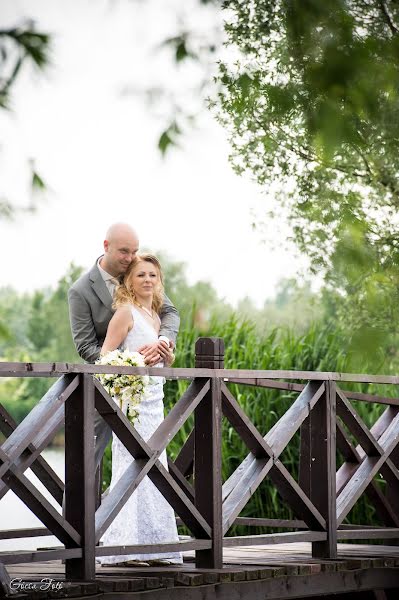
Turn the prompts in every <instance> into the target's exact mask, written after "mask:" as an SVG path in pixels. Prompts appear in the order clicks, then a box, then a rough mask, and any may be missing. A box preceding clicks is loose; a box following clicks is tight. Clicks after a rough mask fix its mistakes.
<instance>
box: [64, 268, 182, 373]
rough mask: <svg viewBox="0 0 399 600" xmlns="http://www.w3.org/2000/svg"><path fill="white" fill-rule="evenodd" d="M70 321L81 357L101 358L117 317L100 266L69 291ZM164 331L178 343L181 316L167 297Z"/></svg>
mask: <svg viewBox="0 0 399 600" xmlns="http://www.w3.org/2000/svg"><path fill="white" fill-rule="evenodd" d="M68 302H69V318H70V321H71V330H72V337H73V341H74V343H75V346H76V350H77V351H78V353H79V355H80V356H81V357H82V358H83V360H85V361H86V362H88V363H94V362H95V361H96V360H97V358H98V357H99V356H100V350H101V346H102V345H103V342H104V339H105V336H106V333H107V328H108V324H109V322H110V320H111V318H112V316H113V314H114V310H113V309H112V298H111V294H110V293H109V291H108V289H107V286H106V285H105V282H104V279H103V278H102V277H101V273H100V271H99V270H98V267H97V262H96V264H95V265H94V266H93V267H92V268H91V269H90V271H88V272H87V273H85V274H84V275H82V276H81V277H80V278H79V279H78V280H77V281H75V283H74V284H73V285H72V286H71V287H70V289H69V290H68ZM160 318H161V330H160V332H159V335H165V336H167V337H168V338H169V339H170V340H172V341H173V342H176V337H177V333H178V331H179V324H180V317H179V313H178V312H177V310H176V308H175V307H174V306H173V304H172V303H171V301H170V300H169V298H168V297H167V296H165V301H164V305H163V307H162V309H161V313H160Z"/></svg>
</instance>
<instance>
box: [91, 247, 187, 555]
mask: <svg viewBox="0 0 399 600" xmlns="http://www.w3.org/2000/svg"><path fill="white" fill-rule="evenodd" d="M162 303H163V282H162V271H161V265H160V264H159V261H158V259H157V258H155V256H152V255H150V254H145V255H141V256H137V257H136V259H135V260H134V261H133V262H132V264H131V266H130V267H129V271H128V272H127V273H126V275H125V277H124V280H123V283H122V284H121V285H120V286H119V287H118V288H117V289H116V292H115V296H114V308H116V311H115V314H114V316H113V318H112V319H111V321H110V323H109V326H108V331H107V335H106V338H105V340H104V344H103V347H102V349H101V354H106V353H107V352H109V351H112V350H115V349H116V348H121V349H123V350H129V351H131V352H135V351H137V349H138V348H140V347H142V346H143V345H145V344H151V343H153V342H155V341H157V340H158V333H159V328H160V324H161V321H160V318H159V316H158V311H159V310H160V308H161V306H162ZM173 359H174V355H173V353H172V351H171V350H169V351H167V352H165V364H166V365H170V364H171V363H172V362H173ZM156 366H158V367H162V366H163V363H162V362H159V363H158V364H157V365H156ZM163 381H164V380H163V377H152V378H151V383H150V385H149V386H148V387H147V392H146V395H145V397H144V398H143V400H142V402H141V403H140V405H139V407H138V412H139V417H138V419H137V420H136V422H135V425H134V427H135V429H136V430H137V432H138V433H139V434H140V435H141V436H142V437H143V438H144V440H148V439H149V438H150V437H151V435H152V434H153V433H154V431H155V430H156V429H157V427H158V426H159V425H160V424H161V422H162V420H163V416H164V414H163V410H164V407H163V401H162V399H163ZM125 412H126V409H125ZM133 460H134V458H133V457H132V455H131V454H130V453H129V452H128V451H127V450H126V448H125V446H124V445H123V444H122V442H120V440H119V439H118V438H117V437H116V435H115V434H114V435H113V439H112V478H111V485H110V489H112V488H113V487H114V486H115V485H116V483H117V481H118V479H119V478H120V477H121V475H122V474H123V472H124V471H125V469H126V468H127V467H128V466H129V465H130V464H131V463H132V461H133ZM159 460H160V461H161V462H162V464H163V465H164V466H165V467H166V468H167V459H166V452H165V451H164V452H162V454H161V456H160V458H159ZM178 541H179V539H178V535H177V527H176V520H175V514H174V511H173V509H172V507H171V506H170V505H169V504H168V502H167V501H166V500H165V499H164V497H163V496H162V494H161V493H160V492H159V491H158V490H157V488H156V487H155V485H154V484H153V483H152V481H150V479H149V478H148V476H146V477H145V478H144V479H143V481H142V482H141V483H140V485H139V486H138V488H137V489H136V490H135V491H134V493H133V494H132V496H131V497H130V498H129V500H128V501H127V502H126V504H125V505H124V507H123V508H122V510H121V511H120V512H119V514H118V515H117V516H116V517H115V519H114V521H113V522H112V523H111V525H110V526H109V528H108V529H107V531H106V532H105V534H104V536H103V538H102V542H103V544H104V546H123V545H129V546H130V545H135V544H160V543H173V542H178ZM101 563H102V564H108V565H114V566H115V565H118V564H123V565H126V564H131V565H136V566H148V565H163V564H181V563H182V555H181V553H180V552H166V553H161V554H159V553H158V554H128V555H120V556H104V557H102V558H101Z"/></svg>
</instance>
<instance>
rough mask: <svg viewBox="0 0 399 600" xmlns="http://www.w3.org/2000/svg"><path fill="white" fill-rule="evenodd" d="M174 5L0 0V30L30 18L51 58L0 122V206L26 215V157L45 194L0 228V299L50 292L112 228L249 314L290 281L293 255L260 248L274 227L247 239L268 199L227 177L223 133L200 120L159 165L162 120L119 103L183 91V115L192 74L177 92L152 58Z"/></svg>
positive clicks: (169, 72)
mask: <svg viewBox="0 0 399 600" xmlns="http://www.w3.org/2000/svg"><path fill="white" fill-rule="evenodd" d="M193 3H194V0H187V2H185V3H184V5H183V6H184V7H185V8H184V11H185V15H183V16H182V15H180V17H179V19H180V20H182V21H183V22H184V19H186V20H190V19H196V22H197V23H200V25H201V26H202V27H203V29H204V30H206V28H207V27H210V23H211V20H212V23H214V22H215V18H214V15H213V14H210V13H209V14H205V16H204V15H203V14H202V13H201V15H199V16H198V15H196V14H195V11H193ZM176 6H180V8H181V7H182V3H181V2H178V0H164V1H163V2H162V3H159V2H156V1H155V0H147V2H143V1H142V0H141V1H140V0H69V1H68V2H65V1H63V0H36V1H35V2H34V3H32V2H30V1H29V0H2V2H1V7H0V19H1V25H0V27H1V28H4V27H8V26H14V25H16V24H18V23H20V22H21V20H22V18H23V17H29V18H32V19H34V20H35V22H36V24H37V27H38V29H39V30H43V31H47V32H50V33H51V34H52V36H53V45H52V53H51V56H52V64H51V67H50V68H49V69H48V70H47V71H46V73H45V75H44V76H41V77H38V76H37V74H36V75H35V74H34V73H33V72H32V71H31V70H30V69H24V71H23V72H22V74H21V76H20V79H19V81H18V82H17V84H16V85H15V88H14V91H13V95H12V111H11V112H10V113H9V112H5V111H0V130H1V132H2V133H1V138H0V140H1V145H0V197H6V198H7V199H9V200H11V201H13V202H14V203H15V204H19V205H24V204H26V203H28V202H29V193H28V188H29V185H28V183H29V170H28V168H27V164H28V161H29V159H31V158H34V160H35V165H36V169H37V171H38V172H39V173H40V175H41V176H42V177H43V179H44V180H45V182H46V184H47V186H48V188H49V192H48V193H47V194H46V196H45V197H44V198H42V199H40V201H39V207H38V211H37V213H36V214H35V215H33V216H32V215H19V216H18V217H17V218H16V219H15V221H14V222H4V221H3V222H0V261H1V269H0V286H7V285H10V286H13V287H14V288H16V289H17V290H21V291H22V290H23V291H25V290H27V291H29V290H33V289H37V288H41V287H44V286H53V285H55V284H56V282H57V281H58V279H59V278H60V277H62V276H63V275H64V274H65V272H66V270H67V268H68V265H69V264H70V263H71V262H74V263H75V264H78V265H81V266H83V267H85V268H90V267H91V265H92V264H94V262H95V260H96V258H97V257H98V256H99V255H100V254H101V253H102V243H103V239H104V235H105V231H106V229H107V227H108V226H109V225H110V224H111V223H113V222H118V221H125V222H128V223H130V224H131V225H132V226H134V228H135V229H136V230H137V231H138V234H139V237H140V243H141V245H142V246H143V247H145V248H146V249H150V250H151V251H152V252H156V251H158V250H161V251H162V252H163V253H165V252H166V253H167V254H168V255H169V256H170V258H171V259H173V260H177V261H184V262H185V263H186V265H187V271H186V272H187V276H188V280H189V282H190V283H194V282H195V281H198V280H207V281H209V282H210V283H211V284H212V285H213V286H214V287H215V288H216V290H217V291H218V293H219V295H220V296H221V297H224V298H225V299H226V300H227V301H229V302H231V303H233V304H234V303H236V302H237V301H238V300H239V299H241V298H243V297H246V296H249V297H250V298H252V299H253V300H254V302H255V303H256V304H257V305H259V306H261V305H262V304H263V301H264V299H265V298H268V297H272V296H273V295H274V293H275V289H276V284H277V283H278V281H279V280H280V279H281V278H284V277H291V276H295V273H296V272H297V271H298V270H300V269H301V268H303V266H304V263H303V261H302V260H301V259H300V258H298V257H295V256H294V254H293V252H292V250H291V251H287V250H283V249H282V248H276V249H273V247H275V246H276V244H277V245H278V242H279V236H281V235H282V234H281V230H280V229H281V228H280V227H279V223H278V222H273V223H267V227H266V228H261V229H260V230H255V231H254V229H253V226H252V224H253V222H254V220H255V221H257V220H258V219H262V218H263V213H266V211H267V209H268V208H270V204H269V203H270V202H271V199H268V198H267V197H266V196H265V195H264V194H263V193H262V190H261V189H260V188H259V187H258V186H257V185H256V184H255V183H253V182H251V181H250V180H249V178H243V177H238V176H237V175H235V174H234V173H233V171H232V169H231V166H230V164H229V161H228V155H229V144H228V141H227V135H226V132H225V131H224V130H223V129H222V128H221V127H220V126H219V125H218V124H217V122H216V120H215V118H214V116H213V115H212V114H210V112H209V111H207V110H206V109H204V110H203V112H202V113H201V116H200V118H199V120H198V123H197V125H196V127H195V129H194V130H193V131H191V132H189V133H187V134H186V135H185V136H184V137H183V139H182V140H181V141H180V143H179V147H178V148H177V149H174V150H173V151H172V152H171V153H170V154H167V156H166V157H165V158H164V159H163V158H162V157H161V156H160V153H159V151H158V149H157V141H158V138H159V135H160V133H161V132H162V129H163V127H164V126H165V123H166V121H165V115H162V114H160V109H156V108H154V107H153V106H150V104H149V102H148V101H147V100H146V99H145V96H144V95H142V94H137V93H136V94H126V93H122V91H123V90H126V89H130V90H132V89H134V90H142V89H145V88H147V87H149V86H154V85H165V84H167V85H169V84H170V85H171V86H172V87H175V88H176V86H182V87H181V96H180V103H182V104H184V102H187V106H188V107H189V108H191V106H190V102H191V101H190V98H189V97H188V95H187V93H186V92H187V90H185V89H184V84H185V81H186V82H187V85H189V84H190V83H191V80H192V81H194V80H195V77H196V70H195V66H193V67H192V69H191V71H190V68H187V67H186V68H185V71H184V72H183V79H184V80H185V81H183V84H182V82H181V79H182V73H180V74H178V73H176V71H175V68H174V66H173V64H172V63H171V61H170V60H169V56H168V55H167V53H166V52H163V53H162V52H159V51H157V50H156V49H157V47H159V44H160V41H161V40H163V39H165V38H167V37H169V36H171V35H174V34H175V33H176V30H177V29H176V28H177V27H178V26H179V22H178V20H177V19H178V18H177V17H176V11H175V8H176ZM216 22H217V21H216ZM177 89H179V88H177ZM194 104H195V102H194ZM254 215H255V217H254ZM280 225H281V224H280ZM283 231H284V229H283ZM284 235H286V234H283V237H284ZM174 301H175V303H176V305H178V299H174Z"/></svg>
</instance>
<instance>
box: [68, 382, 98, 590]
mask: <svg viewBox="0 0 399 600" xmlns="http://www.w3.org/2000/svg"><path fill="white" fill-rule="evenodd" d="M80 377H81V381H80V385H79V388H78V389H77V390H76V391H75V393H74V394H73V395H72V396H71V397H70V398H69V399H68V402H67V403H66V406H65V516H66V518H67V520H68V522H70V523H71V524H72V526H73V527H74V528H75V529H76V530H77V531H78V532H79V533H80V535H81V546H82V555H81V557H80V558H77V559H67V560H66V566H65V574H66V577H67V578H68V579H83V580H89V579H94V577H95V573H96V565H95V522H94V518H95V471H96V467H95V461H94V383H93V377H92V376H91V375H87V374H84V375H82V376H80ZM65 547H66V548H70V547H71V544H70V543H66V544H65Z"/></svg>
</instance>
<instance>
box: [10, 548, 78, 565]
mask: <svg viewBox="0 0 399 600" xmlns="http://www.w3.org/2000/svg"><path fill="white" fill-rule="evenodd" d="M80 556H82V549H81V548H69V549H67V550H64V548H60V549H57V550H19V551H18V552H0V562H2V563H3V564H5V565H16V564H21V563H35V562H44V561H48V560H60V559H69V558H74V559H76V558H79V557H80Z"/></svg>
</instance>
